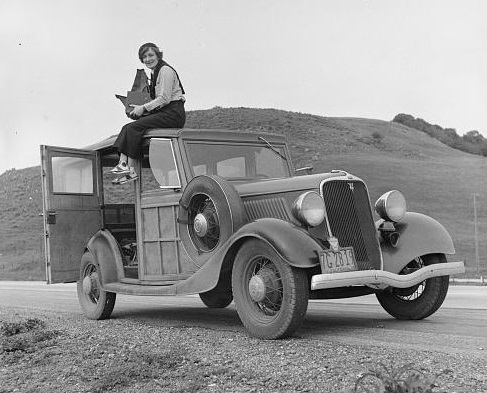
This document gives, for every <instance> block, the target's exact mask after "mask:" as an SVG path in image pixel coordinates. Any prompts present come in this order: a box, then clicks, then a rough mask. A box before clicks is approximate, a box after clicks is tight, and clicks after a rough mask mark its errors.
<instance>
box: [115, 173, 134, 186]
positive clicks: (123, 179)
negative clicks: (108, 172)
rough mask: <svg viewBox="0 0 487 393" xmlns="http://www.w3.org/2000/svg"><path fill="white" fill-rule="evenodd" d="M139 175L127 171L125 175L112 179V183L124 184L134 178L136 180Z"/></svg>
mask: <svg viewBox="0 0 487 393" xmlns="http://www.w3.org/2000/svg"><path fill="white" fill-rule="evenodd" d="M138 178H139V177H138V176H137V174H136V173H133V172H129V173H128V174H126V175H123V176H121V177H117V178H116V179H115V180H112V184H125V183H128V182H131V181H134V180H137V179H138Z"/></svg>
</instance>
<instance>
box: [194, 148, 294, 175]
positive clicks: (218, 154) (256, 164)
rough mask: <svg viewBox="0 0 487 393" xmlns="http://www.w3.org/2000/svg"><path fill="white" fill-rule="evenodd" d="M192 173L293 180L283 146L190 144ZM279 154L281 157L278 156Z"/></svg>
mask: <svg viewBox="0 0 487 393" xmlns="http://www.w3.org/2000/svg"><path fill="white" fill-rule="evenodd" d="M187 148H188V154H189V159H190V164H191V167H192V169H193V174H194V175H195V176H198V175H219V176H221V177H224V178H225V179H228V180H248V179H275V178H282V177H290V172H289V167H288V164H287V162H286V159H285V157H286V155H285V151H284V146H283V145H275V146H273V150H271V149H269V146H268V145H266V144H262V145H245V144H223V143H208V142H189V143H187ZM276 152H278V153H279V154H276Z"/></svg>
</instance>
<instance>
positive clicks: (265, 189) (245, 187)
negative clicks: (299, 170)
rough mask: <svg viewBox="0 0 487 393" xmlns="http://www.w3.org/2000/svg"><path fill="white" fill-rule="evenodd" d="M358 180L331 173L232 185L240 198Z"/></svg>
mask: <svg viewBox="0 0 487 393" xmlns="http://www.w3.org/2000/svg"><path fill="white" fill-rule="evenodd" d="M333 178H337V179H339V178H341V179H343V180H360V179H359V178H357V177H355V176H353V175H351V174H349V173H347V172H345V171H332V172H328V173H317V174H314V175H307V176H294V177H288V178H284V179H265V180H258V181H252V182H242V183H240V182H235V183H232V184H233V186H234V187H235V189H236V190H237V192H238V193H239V195H240V196H241V197H246V196H252V195H263V194H279V193H283V192H290V191H306V190H313V189H319V186H320V184H321V182H323V181H324V180H328V179H333Z"/></svg>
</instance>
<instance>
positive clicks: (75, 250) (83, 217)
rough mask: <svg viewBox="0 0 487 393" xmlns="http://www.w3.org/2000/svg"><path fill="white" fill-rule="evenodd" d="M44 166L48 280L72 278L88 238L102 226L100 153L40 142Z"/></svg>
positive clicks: (44, 211)
mask: <svg viewBox="0 0 487 393" xmlns="http://www.w3.org/2000/svg"><path fill="white" fill-rule="evenodd" d="M41 169H42V198H43V215H44V230H45V247H46V253H45V255H46V279H47V283H48V284H53V283H60V282H73V281H76V280H77V279H78V276H79V266H80V261H81V256H82V255H83V252H84V250H85V247H86V244H87V243H88V240H89V239H90V237H91V236H93V235H94V234H95V233H96V231H97V230H99V229H101V227H102V218H101V189H102V185H101V178H100V171H99V168H98V160H97V153H96V152H95V151H92V150H79V149H68V148H63V147H53V146H41Z"/></svg>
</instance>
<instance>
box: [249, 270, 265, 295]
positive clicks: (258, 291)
mask: <svg viewBox="0 0 487 393" xmlns="http://www.w3.org/2000/svg"><path fill="white" fill-rule="evenodd" d="M249 294H250V297H251V298H252V300H253V301H254V302H261V301H263V300H264V299H265V294H266V290H265V282H264V279H263V278H262V277H261V276H260V275H255V276H252V278H251V279H250V281H249Z"/></svg>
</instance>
